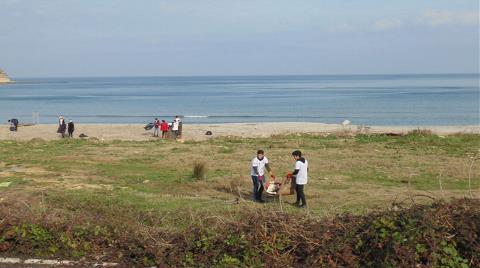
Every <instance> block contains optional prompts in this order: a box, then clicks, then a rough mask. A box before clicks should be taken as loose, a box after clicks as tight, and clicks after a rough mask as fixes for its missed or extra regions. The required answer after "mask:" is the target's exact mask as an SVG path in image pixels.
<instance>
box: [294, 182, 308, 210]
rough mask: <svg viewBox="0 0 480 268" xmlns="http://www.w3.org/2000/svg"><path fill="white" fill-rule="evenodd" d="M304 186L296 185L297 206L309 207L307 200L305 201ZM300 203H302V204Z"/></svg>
mask: <svg viewBox="0 0 480 268" xmlns="http://www.w3.org/2000/svg"><path fill="white" fill-rule="evenodd" d="M304 186H305V185H304V184H295V190H296V192H297V204H299V205H301V206H306V205H307V200H305V192H304V191H303V188H304ZM300 201H302V203H301V204H300Z"/></svg>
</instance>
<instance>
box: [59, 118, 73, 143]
mask: <svg viewBox="0 0 480 268" xmlns="http://www.w3.org/2000/svg"><path fill="white" fill-rule="evenodd" d="M67 131H68V137H69V138H73V132H74V131H75V124H74V123H73V120H70V121H68V124H67V123H65V118H64V117H63V115H61V116H59V117H58V129H57V133H59V134H60V135H61V136H62V138H65V132H67Z"/></svg>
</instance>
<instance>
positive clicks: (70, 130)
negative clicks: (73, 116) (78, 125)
mask: <svg viewBox="0 0 480 268" xmlns="http://www.w3.org/2000/svg"><path fill="white" fill-rule="evenodd" d="M73 131H75V124H73V121H72V120H70V121H68V137H69V138H73Z"/></svg>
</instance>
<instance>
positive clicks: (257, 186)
mask: <svg viewBox="0 0 480 268" xmlns="http://www.w3.org/2000/svg"><path fill="white" fill-rule="evenodd" d="M252 182H253V200H262V194H263V183H262V182H260V181H258V176H252Z"/></svg>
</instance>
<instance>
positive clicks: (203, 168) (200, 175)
mask: <svg viewBox="0 0 480 268" xmlns="http://www.w3.org/2000/svg"><path fill="white" fill-rule="evenodd" d="M206 173H207V164H206V163H204V162H196V163H195V164H193V178H195V179H197V180H203V179H205V176H206Z"/></svg>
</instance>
